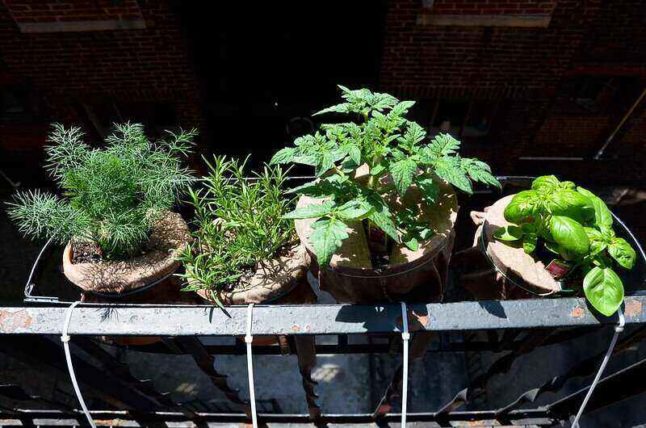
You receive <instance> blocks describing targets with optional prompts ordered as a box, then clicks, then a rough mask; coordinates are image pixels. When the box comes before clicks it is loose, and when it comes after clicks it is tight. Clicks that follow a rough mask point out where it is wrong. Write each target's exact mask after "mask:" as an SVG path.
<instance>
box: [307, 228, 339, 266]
mask: <svg viewBox="0 0 646 428" xmlns="http://www.w3.org/2000/svg"><path fill="white" fill-rule="evenodd" d="M347 228H348V227H347V226H346V224H345V223H343V222H342V221H341V220H338V219H336V218H325V219H321V220H317V221H315V222H314V223H312V230H313V232H312V234H311V235H310V242H311V243H312V247H314V253H315V254H316V258H317V259H318V263H319V264H320V265H321V266H325V265H328V264H329V263H330V260H332V255H334V253H335V252H336V250H337V249H339V248H340V247H341V245H342V243H343V240H344V239H347V238H348V236H349V235H348V231H347Z"/></svg>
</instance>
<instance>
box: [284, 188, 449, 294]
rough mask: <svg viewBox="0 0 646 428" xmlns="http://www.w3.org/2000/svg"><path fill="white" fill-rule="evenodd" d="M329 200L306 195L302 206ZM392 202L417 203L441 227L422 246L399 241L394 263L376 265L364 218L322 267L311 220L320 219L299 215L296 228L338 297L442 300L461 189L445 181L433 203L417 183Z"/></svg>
mask: <svg viewBox="0 0 646 428" xmlns="http://www.w3.org/2000/svg"><path fill="white" fill-rule="evenodd" d="M323 201H324V200H323V199H317V198H310V197H307V196H303V197H301V198H300V199H299V201H298V203H297V207H304V206H307V205H310V204H321V203H323ZM388 202H389V204H390V205H391V210H397V209H398V207H401V206H403V205H406V206H411V204H414V205H416V206H417V208H418V209H419V212H420V218H422V219H425V220H426V221H428V224H430V225H431V227H432V229H433V231H434V232H435V233H434V235H433V236H432V237H431V239H429V240H428V241H426V242H421V243H420V246H419V248H418V250H417V251H412V250H410V249H408V248H407V247H406V246H405V245H403V244H398V245H394V247H393V249H392V252H391V254H390V265H389V266H388V267H386V268H384V269H380V270H378V269H375V268H373V266H372V262H371V257H370V250H369V248H368V242H367V240H366V236H365V231H364V228H363V225H362V224H361V222H354V223H351V224H349V227H348V234H349V235H350V236H349V238H348V239H346V240H344V241H343V244H342V246H341V248H340V249H339V251H337V253H336V254H334V256H333V257H332V260H331V262H330V266H326V267H324V268H322V269H319V266H318V264H317V263H316V257H315V256H314V251H313V248H312V245H311V243H310V241H309V236H310V235H311V233H312V227H311V225H312V223H314V221H316V219H302V220H296V222H295V224H296V233H297V234H298V236H299V238H300V239H301V242H303V243H304V245H305V247H306V248H307V250H308V252H309V253H310V255H311V256H312V266H313V268H314V270H315V271H317V273H318V276H319V282H320V287H321V289H322V290H325V291H327V292H329V293H330V294H332V296H333V297H334V298H335V299H336V300H337V301H339V302H348V303H380V302H388V301H397V300H400V299H405V300H407V301H438V300H441V298H442V295H443V290H444V288H445V284H446V280H447V275H448V264H449V262H450V259H451V252H452V250H453V241H454V236H455V234H454V232H453V226H454V224H455V220H456V218H457V211H458V204H457V197H456V195H455V192H454V191H453V189H452V188H451V186H449V185H448V184H446V183H442V185H441V186H440V196H439V197H438V201H437V202H436V203H434V204H432V205H428V204H425V203H423V202H422V201H421V194H420V191H419V190H418V189H416V188H411V189H409V191H408V192H407V193H406V195H405V196H404V197H403V198H399V197H397V196H396V195H393V197H392V198H391V199H390V200H389V201H388ZM420 286H422V287H420Z"/></svg>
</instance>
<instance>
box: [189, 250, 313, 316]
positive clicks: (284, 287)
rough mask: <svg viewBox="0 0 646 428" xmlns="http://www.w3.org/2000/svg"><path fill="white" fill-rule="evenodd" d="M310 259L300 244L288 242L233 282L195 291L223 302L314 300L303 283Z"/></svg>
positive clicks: (232, 303)
mask: <svg viewBox="0 0 646 428" xmlns="http://www.w3.org/2000/svg"><path fill="white" fill-rule="evenodd" d="M310 261H311V259H310V257H309V255H308V253H307V251H305V249H304V247H303V246H302V245H300V244H297V245H291V246H288V247H286V248H284V249H283V250H282V251H280V252H279V254H277V255H276V257H275V258H273V259H272V260H268V261H266V262H263V263H258V264H257V266H255V267H254V268H253V269H249V270H248V271H246V272H245V273H244V274H243V275H242V276H241V277H240V279H239V280H238V281H237V282H236V283H235V284H232V285H231V286H229V287H226V288H225V289H222V290H218V291H215V290H204V289H203V290H198V291H197V294H198V295H199V296H200V297H202V298H203V299H205V300H208V301H210V302H216V301H217V300H219V301H220V302H221V303H222V304H224V305H248V304H250V303H269V302H276V303H314V301H315V300H316V296H315V295H314V292H313V291H312V289H311V287H310V286H309V284H308V283H307V271H308V269H309V265H310Z"/></svg>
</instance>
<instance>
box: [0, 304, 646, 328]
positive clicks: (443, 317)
mask: <svg viewBox="0 0 646 428" xmlns="http://www.w3.org/2000/svg"><path fill="white" fill-rule="evenodd" d="M644 307H646V297H645V296H634V297H627V298H626V303H625V309H624V312H625V314H626V323H628V324H636V323H643V322H646V311H644ZM409 308H410V310H411V311H412V312H413V314H412V315H411V318H412V319H416V320H417V321H416V322H414V323H412V325H411V329H416V330H421V331H423V330H425V331H461V330H491V329H514V328H521V329H527V328H542V327H548V328H554V327H584V326H595V325H602V324H613V323H616V317H611V318H606V317H603V316H597V315H595V314H593V313H592V312H591V310H590V309H589V308H588V306H587V305H586V303H585V300H584V299H581V298H558V299H531V300H508V301H480V302H458V303H443V304H441V303H437V304H427V305H424V304H419V305H409ZM66 310H67V308H66V307H65V306H62V307H61V306H33V307H24V306H23V307H0V334H56V335H59V334H61V329H62V326H63V320H64V317H65V312H66ZM246 314H247V309H246V307H244V306H242V307H241V306H232V307H228V308H226V309H225V310H221V309H219V308H216V307H212V306H172V307H170V306H166V307H163V306H155V305H125V304H103V305H97V304H83V305H79V306H78V307H77V308H76V309H75V310H74V313H73V316H72V320H71V324H70V328H69V333H70V334H72V335H78V334H80V335H140V336H142V335H143V336H145V335H155V336H160V335H161V336H196V335H197V336H241V335H244V334H245V323H246ZM400 318H401V309H400V306H399V305H397V304H388V305H375V306H370V305H299V306H290V305H283V306H257V307H255V308H254V317H253V334H254V335H256V336H258V335H277V334H283V335H301V334H363V333H395V332H399V331H400V330H399V324H400V323H401V320H400Z"/></svg>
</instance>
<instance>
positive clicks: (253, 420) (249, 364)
mask: <svg viewBox="0 0 646 428" xmlns="http://www.w3.org/2000/svg"><path fill="white" fill-rule="evenodd" d="M252 320H253V303H250V304H249V306H247V334H246V335H245V337H244V341H245V343H246V344H247V375H248V377H249V403H250V405H251V423H252V425H253V428H258V416H257V414H256V392H255V387H254V381H253V355H252V350H251V342H253V336H252V335H251V326H252Z"/></svg>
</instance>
